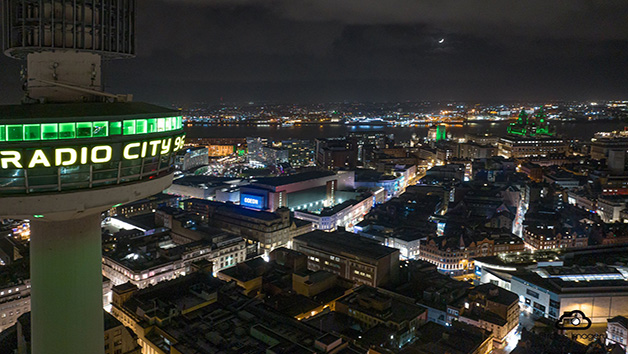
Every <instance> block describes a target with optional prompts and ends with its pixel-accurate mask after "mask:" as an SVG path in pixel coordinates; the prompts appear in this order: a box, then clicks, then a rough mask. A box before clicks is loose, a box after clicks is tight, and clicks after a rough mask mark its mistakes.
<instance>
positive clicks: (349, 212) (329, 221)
mask: <svg viewBox="0 0 628 354" xmlns="http://www.w3.org/2000/svg"><path fill="white" fill-rule="evenodd" d="M383 191H384V190H383V189H380V193H383ZM375 199H376V198H375V196H374V195H373V194H371V193H368V194H365V195H362V196H358V197H356V198H355V199H350V200H346V201H344V202H342V203H340V204H338V205H336V206H333V207H330V208H323V209H322V210H321V211H320V212H310V211H307V210H306V211H299V210H296V211H295V212H294V217H295V218H297V219H302V220H306V221H310V222H312V224H313V225H314V228H315V229H319V230H326V231H334V230H336V228H337V227H346V228H348V229H352V228H353V226H354V225H355V224H357V223H359V222H360V221H362V220H363V219H364V215H366V214H367V213H368V212H369V210H371V208H372V207H373V205H374V204H375Z"/></svg>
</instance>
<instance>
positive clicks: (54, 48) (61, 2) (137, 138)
mask: <svg viewBox="0 0 628 354" xmlns="http://www.w3.org/2000/svg"><path fill="white" fill-rule="evenodd" d="M1 13H2V23H3V38H2V42H3V49H4V53H5V54H6V55H7V56H9V57H12V58H15V59H20V60H26V69H25V70H22V78H23V80H24V85H23V89H24V91H25V97H24V99H23V102H22V103H21V104H16V105H9V106H0V216H1V217H4V218H19V219H29V220H30V221H31V241H30V262H31V266H30V272H31V284H32V285H31V286H32V289H31V297H32V298H31V309H32V310H31V323H32V328H31V333H32V335H31V339H32V344H31V345H32V353H34V354H47V353H64V354H97V353H103V352H104V324H103V323H104V320H103V306H102V305H103V303H102V295H103V287H102V271H101V260H102V257H101V232H100V222H101V212H103V211H105V210H107V209H109V208H111V207H112V206H115V205H117V204H120V203H127V202H130V201H133V200H137V199H141V198H144V197H147V196H149V195H152V194H155V193H159V192H161V191H162V190H164V189H165V188H167V187H168V186H169V185H170V184H171V182H172V174H173V170H174V154H175V152H176V151H177V150H179V149H181V148H182V146H183V141H184V134H183V130H182V122H181V116H180V115H179V113H178V112H177V111H172V110H169V109H166V108H162V107H157V106H153V105H149V104H145V103H136V102H131V98H132V97H131V95H116V94H111V93H106V92H104V91H103V87H102V79H101V61H102V60H103V59H106V60H110V59H120V58H131V57H133V56H134V55H135V0H2V9H1ZM16 74H17V73H16Z"/></svg>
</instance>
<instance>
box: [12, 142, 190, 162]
mask: <svg viewBox="0 0 628 354" xmlns="http://www.w3.org/2000/svg"><path fill="white" fill-rule="evenodd" d="M184 143H185V135H180V136H177V137H170V138H164V139H153V140H144V141H137V142H129V143H113V144H99V145H91V146H71V147H58V148H53V147H49V148H41V149H17V150H0V168H2V169H9V168H10V169H14V168H41V167H56V166H74V165H85V164H99V163H107V162H110V161H121V160H136V159H139V158H144V157H153V156H160V155H166V154H169V153H170V152H174V151H178V150H181V149H182V148H183V144H184Z"/></svg>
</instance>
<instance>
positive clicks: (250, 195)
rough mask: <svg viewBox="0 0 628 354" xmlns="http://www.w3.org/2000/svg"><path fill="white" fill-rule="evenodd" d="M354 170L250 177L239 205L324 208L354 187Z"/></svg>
mask: <svg viewBox="0 0 628 354" xmlns="http://www.w3.org/2000/svg"><path fill="white" fill-rule="evenodd" d="M353 184H354V172H353V171H340V172H337V173H336V172H332V171H312V172H304V173H298V174H294V175H290V176H280V177H266V178H257V179H254V180H251V182H250V184H249V185H247V186H242V187H240V205H243V206H246V207H248V208H251V209H257V210H268V211H275V210H277V209H278V208H281V207H288V208H290V209H294V210H307V209H312V208H313V209H321V208H323V207H324V206H332V205H334V204H336V203H337V202H339V201H340V197H339V196H338V195H337V194H338V193H337V192H338V191H340V190H346V189H351V188H353Z"/></svg>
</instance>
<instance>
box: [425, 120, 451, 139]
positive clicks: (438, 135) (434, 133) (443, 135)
mask: <svg viewBox="0 0 628 354" xmlns="http://www.w3.org/2000/svg"><path fill="white" fill-rule="evenodd" d="M427 140H429V141H441V140H447V126H446V125H445V124H439V125H436V126H432V127H430V128H429V129H428V131H427Z"/></svg>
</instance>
